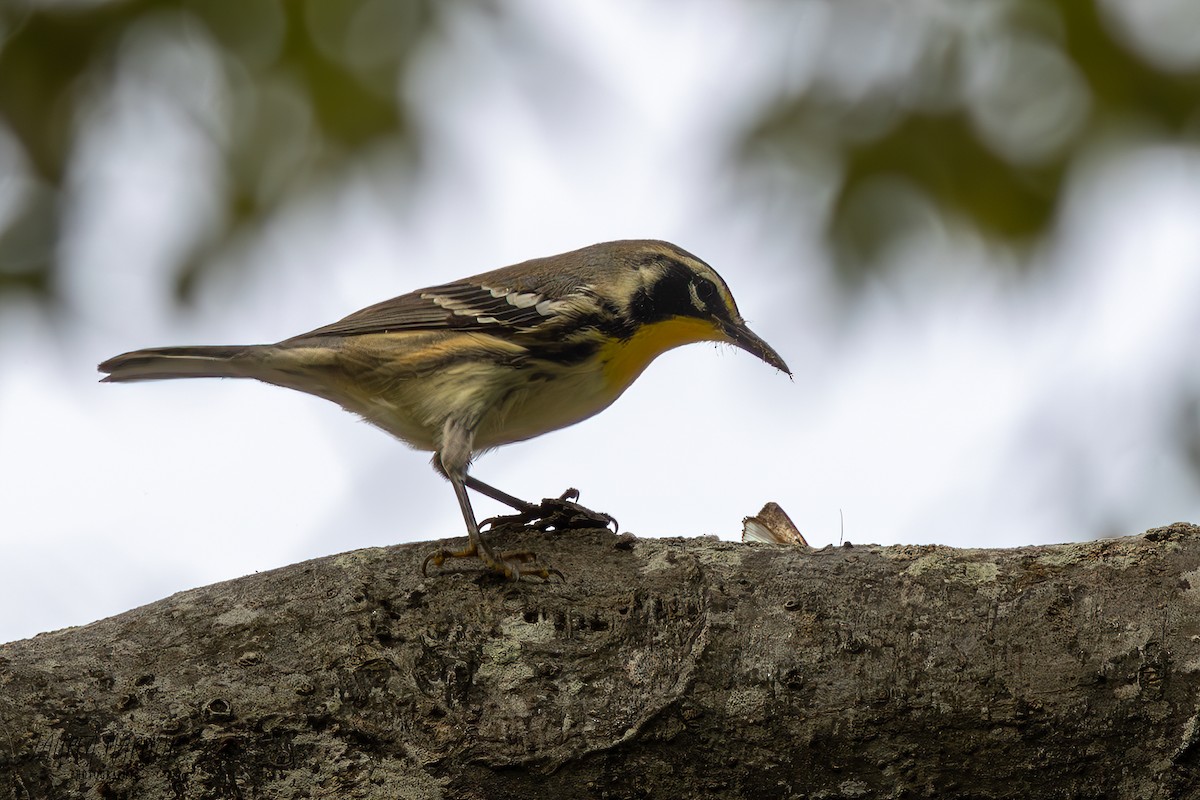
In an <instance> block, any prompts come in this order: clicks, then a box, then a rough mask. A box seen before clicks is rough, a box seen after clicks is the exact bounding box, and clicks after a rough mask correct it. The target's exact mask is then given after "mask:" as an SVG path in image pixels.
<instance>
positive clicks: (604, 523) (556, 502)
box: [482, 489, 619, 533]
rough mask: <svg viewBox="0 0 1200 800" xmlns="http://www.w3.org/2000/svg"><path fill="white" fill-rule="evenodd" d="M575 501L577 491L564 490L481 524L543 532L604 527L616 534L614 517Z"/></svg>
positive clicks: (577, 497)
mask: <svg viewBox="0 0 1200 800" xmlns="http://www.w3.org/2000/svg"><path fill="white" fill-rule="evenodd" d="M578 499H579V490H578V489H567V490H566V491H565V492H563V493H562V495H561V496H559V497H548V498H546V499H545V500H543V501H542V502H541V503H540V504H538V505H530V506H529V507H528V508H526V509H525V510H523V511H518V512H517V513H516V514H503V515H500V516H497V517H491V518H490V519H486V520H484V521H483V523H482V524H483V525H489V526H491V528H492V530H496V529H498V528H503V527H509V526H517V527H523V528H532V529H534V530H538V531H542V532H546V531H565V530H581V529H584V528H607V527H608V526H609V525H611V526H612V529H613V532H614V533H616V531H617V530H618V529H619V525H618V524H617V520H616V518H615V517H613V516H612V515H611V514H605V513H604V512H603V511H592V510H591V509H590V508H586V507H584V506H581V505H579V503H577V502H575V501H576V500H578Z"/></svg>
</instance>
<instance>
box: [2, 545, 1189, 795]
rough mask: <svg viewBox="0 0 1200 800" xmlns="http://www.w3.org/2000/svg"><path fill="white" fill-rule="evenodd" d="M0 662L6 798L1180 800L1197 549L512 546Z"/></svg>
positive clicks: (314, 576) (169, 617) (373, 555)
mask: <svg viewBox="0 0 1200 800" xmlns="http://www.w3.org/2000/svg"><path fill="white" fill-rule="evenodd" d="M500 538H501V539H504V540H505V541H504V544H505V546H508V547H517V546H522V545H525V546H530V547H533V548H535V549H537V550H538V551H539V553H540V555H541V556H542V560H543V561H547V562H549V563H552V564H554V565H555V566H557V567H559V568H561V569H562V570H563V571H564V572H565V573H566V574H567V575H568V580H567V581H566V582H562V583H560V582H551V583H537V582H533V581H523V582H521V583H518V584H512V583H502V582H498V581H496V580H494V579H493V578H491V577H490V576H484V575H480V574H477V573H469V574H454V575H440V576H437V577H430V578H422V577H421V573H420V563H421V559H422V557H423V556H424V555H425V554H426V553H427V552H429V550H430V547H431V545H429V544H422V545H407V546H398V547H390V548H383V549H375V550H363V551H358V552H353V553H348V554H345V555H340V556H333V557H330V558H323V559H318V560H316V561H310V562H307V563H303V564H297V565H295V566H291V567H287V568H284V569H280V570H276V571H274V572H269V573H263V574H258V575H252V576H249V577H246V578H242V579H239V580H235V581H229V582H227V583H222V584H218V585H215V586H210V587H206V588H202V589H196V590H194V591H188V592H182V593H180V594H177V595H174V596H172V597H169V598H167V599H165V600H162V601H160V602H157V603H154V604H152V605H148V606H145V607H143V608H139V609H135V610H133V611H130V612H128V613H126V614H122V615H120V616H117V617H113V618H111V619H107V620H103V621H100V622H97V623H94V624H92V625H88V626H85V627H81V628H73V629H68V630H64V631H59V632H56V633H50V634H43V635H41V636H37V637H35V638H33V639H29V640H26V641H21V642H14V643H11V644H7V645H4V646H0V798H10V797H11V798H19V799H20V800H25V798H75V797H99V798H126V797H128V798H140V799H144V800H159V799H160V798H163V799H166V798H170V799H171V800H175V799H176V798H272V800H274V799H276V798H279V799H280V800H283V799H284V798H301V797H304V798H321V797H339V798H340V797H388V798H424V797H527V796H553V797H560V798H569V797H587V796H598V797H599V796H602V797H610V798H622V797H699V796H703V797H718V798H720V797H764V798H769V797H801V796H807V797H825V798H835V797H846V798H859V797H861V798H867V797H869V798H902V797H973V798H1000V797H1005V798H1010V797H1012V798H1015V797H1021V798H1040V797H1055V798H1058V797H1061V798H1068V797H1069V798H1102V797H1103V798H1109V797H1114V798H1115V797H1131V798H1133V797H1136V798H1179V797H1189V796H1196V795H1197V794H1198V793H1200V747H1197V742H1198V741H1200V716H1198V709H1200V528H1198V527H1196V526H1192V525H1185V524H1177V525H1173V526H1170V527H1166V528H1159V529H1156V530H1152V531H1149V532H1148V533H1146V534H1143V535H1141V536H1137V537H1128V538H1123V539H1114V540H1105V541H1097V542H1089V543H1084V544H1070V545H1058V546H1051V547H1028V548H1020V549H1015V550H954V549H950V548H945V547H934V546H921V547H875V546H856V547H849V546H847V547H841V548H825V549H824V550H817V551H808V550H805V549H802V548H798V547H773V546H769V545H742V544H737V543H730V542H721V541H716V540H712V539H684V540H680V539H633V538H631V537H616V536H613V535H612V534H608V533H602V532H599V531H589V532H578V533H570V534H561V535H558V536H546V535H542V534H535V533H522V534H511V535H508V536H507V537H504V536H502V537H500Z"/></svg>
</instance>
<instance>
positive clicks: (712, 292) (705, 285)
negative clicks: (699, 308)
mask: <svg viewBox="0 0 1200 800" xmlns="http://www.w3.org/2000/svg"><path fill="white" fill-rule="evenodd" d="M696 296H697V297H699V298H700V300H701V301H703V303H704V305H706V306H710V305H712V304H713V302H714V301H715V300H716V299H717V287H715V286H713V285H712V283H710V282H709V281H705V280H701V281H697V282H696Z"/></svg>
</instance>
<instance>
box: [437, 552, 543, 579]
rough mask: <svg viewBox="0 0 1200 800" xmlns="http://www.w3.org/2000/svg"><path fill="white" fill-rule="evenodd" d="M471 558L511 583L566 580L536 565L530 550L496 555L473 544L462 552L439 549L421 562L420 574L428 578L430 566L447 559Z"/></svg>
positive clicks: (439, 563) (535, 559) (535, 555)
mask: <svg viewBox="0 0 1200 800" xmlns="http://www.w3.org/2000/svg"><path fill="white" fill-rule="evenodd" d="M472 556H474V557H476V558H478V559H479V560H480V561H482V562H483V565H484V566H485V567H486V568H487V569H488V571H489V572H494V573H496V574H498V575H503V576H504V577H505V578H507V579H509V580H511V581H519V580H520V579H521V578H522V577H524V576H526V575H530V576H533V577H536V578H541V579H542V580H544V581H548V580H550V577H551V576H552V575H556V576H558V578H559V579H560V580H563V581H565V580H566V579H567V578H566V576H565V575H563V574H562V572H560V571H559V570H557V569H555V568H554V567H546V566H543V565H541V564H538V563H537V554H536V553H534V552H533V551H531V550H514V551H511V552H506V553H500V554H499V555H496V554H495V553H493V552H492V551H491V549H489V548H488V547H486V546H483V547H476V546H475V545H474V544H473V543H472V544H469V545H467V546H466V547H465V548H463V549H462V550H450V549H448V548H445V547H439V548H438V549H437V550H434V551H433V552H432V553H430V554H429V555H427V556H425V560H424V561H422V562H421V574H422V575H424V576H425V577H429V571H428V570H429V565H430V564H433V565H434V566H435V567H440V566H441V565H442V564H444V563H446V560H447V559H450V558H471V557H472Z"/></svg>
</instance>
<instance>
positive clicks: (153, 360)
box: [98, 345, 255, 383]
mask: <svg viewBox="0 0 1200 800" xmlns="http://www.w3.org/2000/svg"><path fill="white" fill-rule="evenodd" d="M253 349H255V346H254V345H250V346H246V345H218V346H206V347H153V348H149V349H146V350H135V351H133V352H132V353H124V354H123V355H119V356H115V357H113V358H110V359H108V360H107V361H105V362H104V363H103V364H101V365H100V366H99V368H98V369H99V370H100V371H101V372H106V373H108V374H107V376H106V377H104V378H101V379H100V381H101V383H124V382H127V381H157V380H165V379H168V378H240V377H245V373H244V372H243V371H242V370H241V364H242V359H241V358H240V357H241V356H244V355H246V354H247V353H248V352H250V351H251V350H253Z"/></svg>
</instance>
